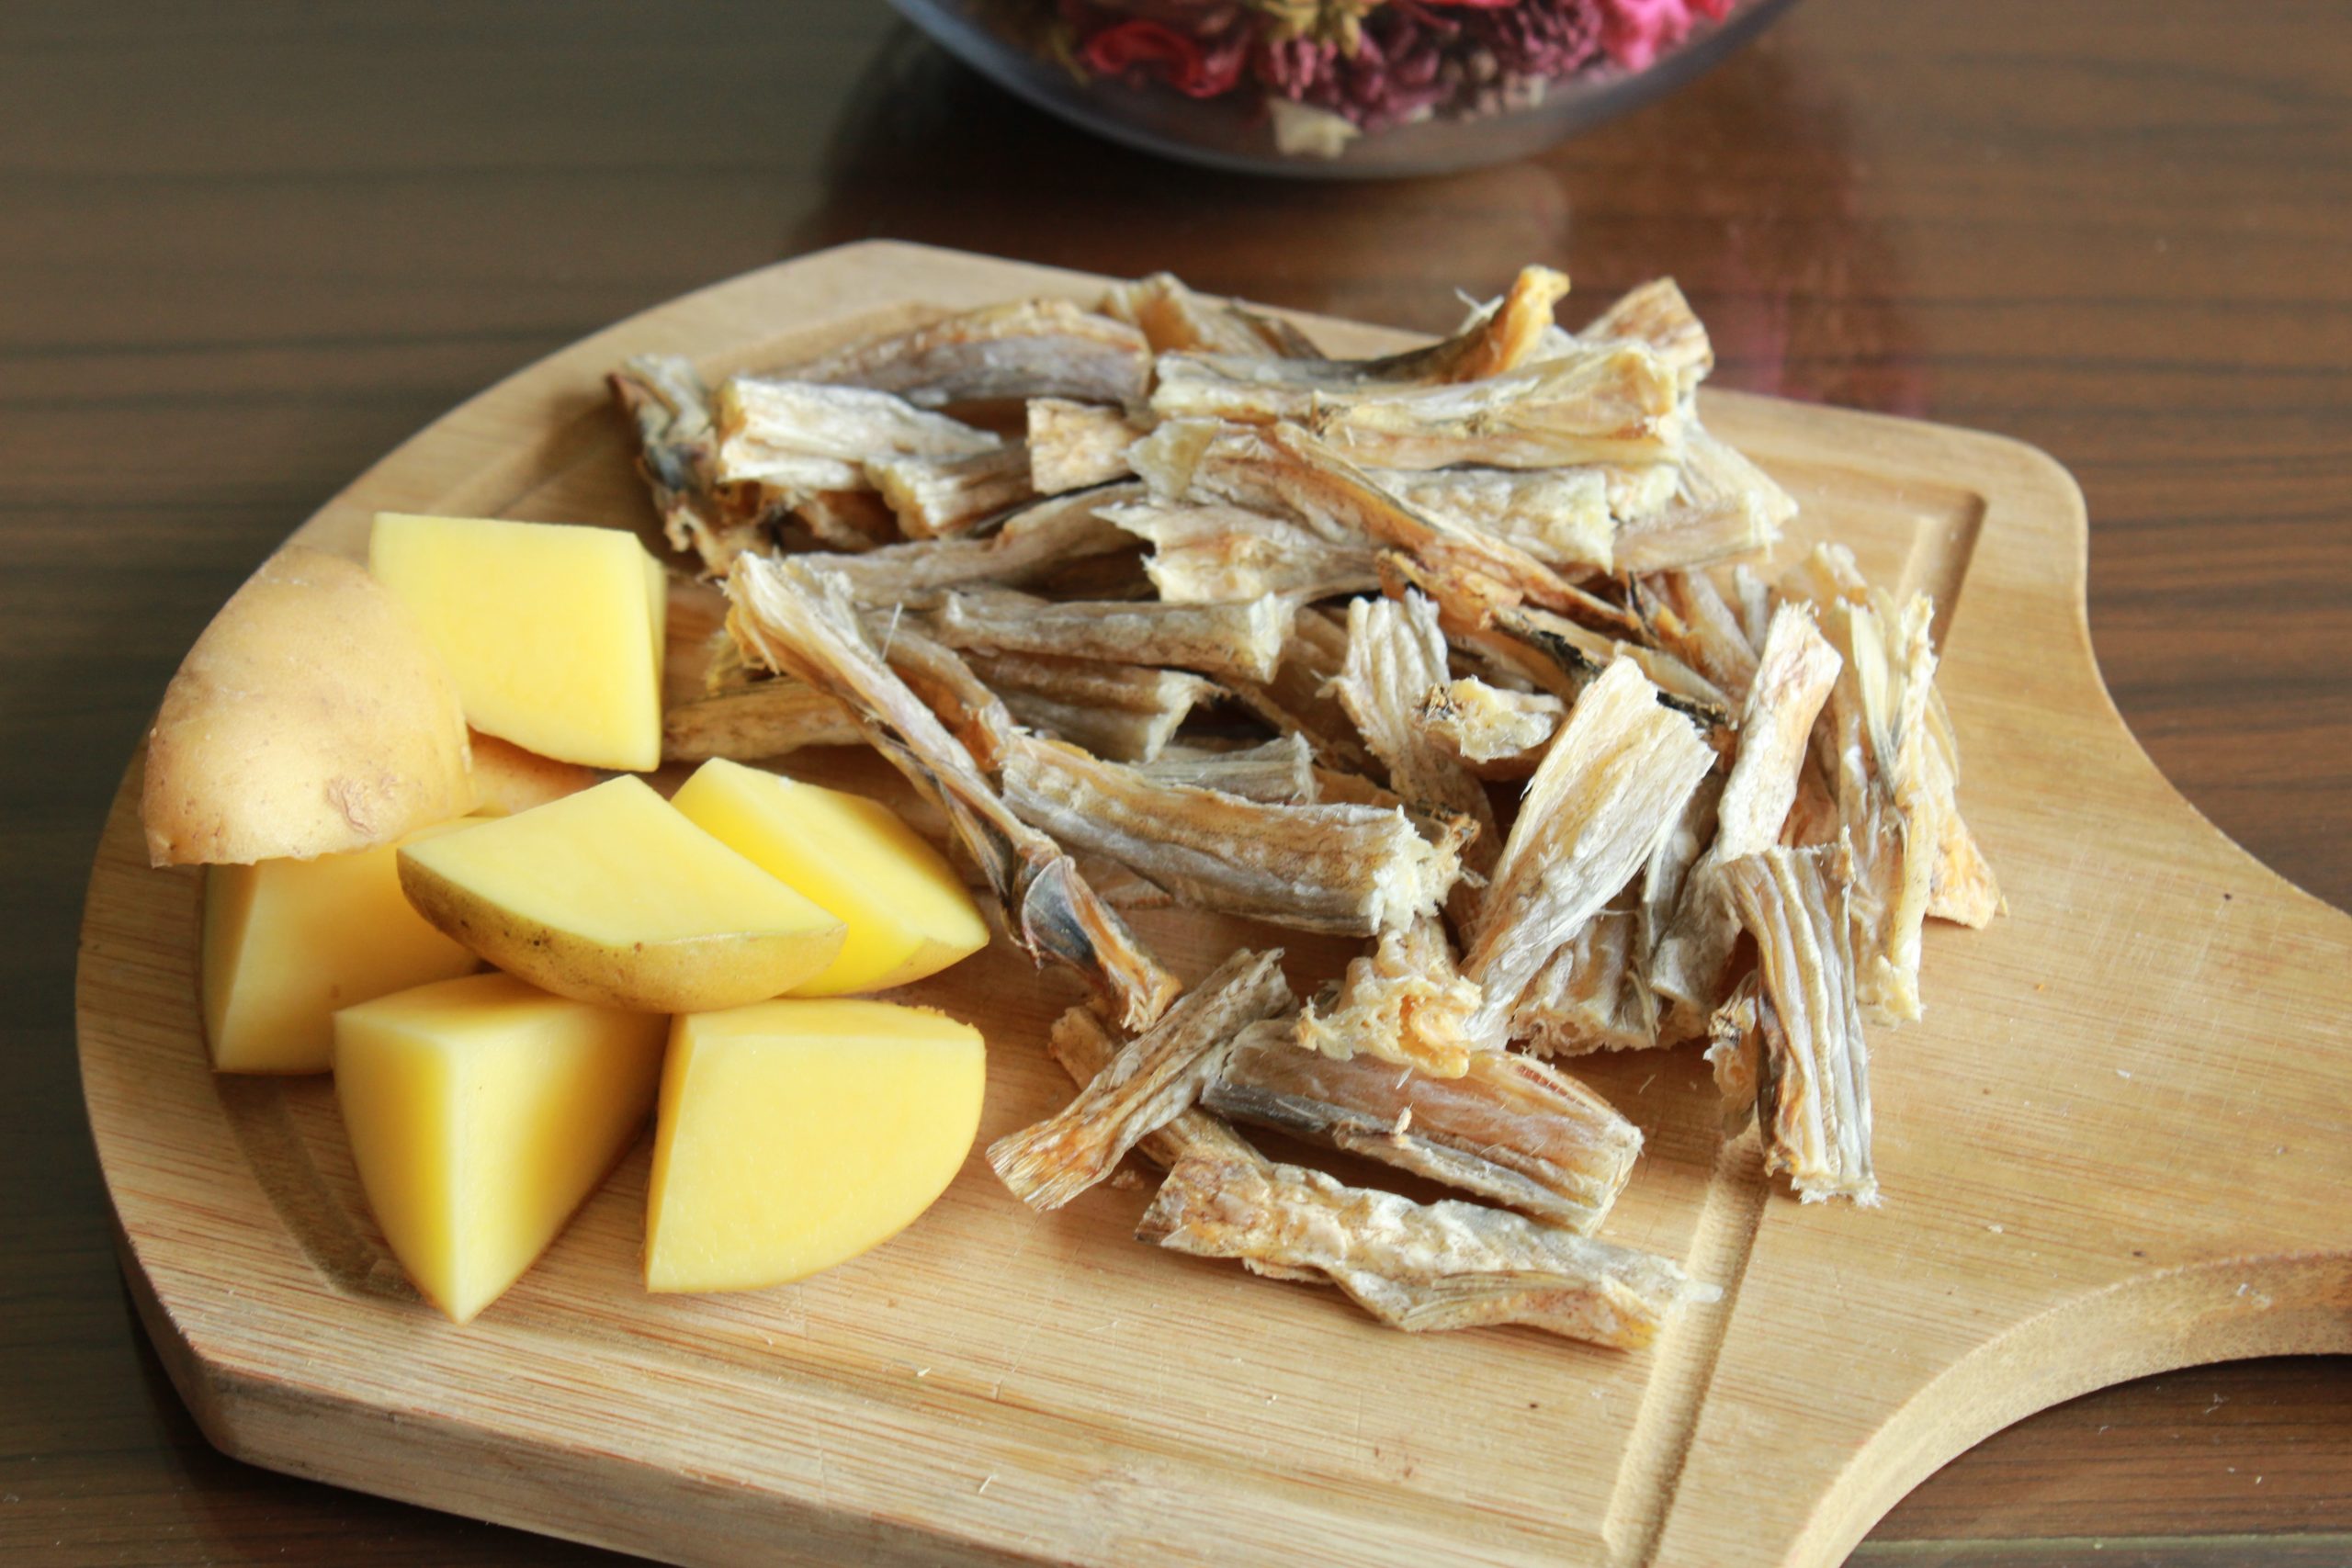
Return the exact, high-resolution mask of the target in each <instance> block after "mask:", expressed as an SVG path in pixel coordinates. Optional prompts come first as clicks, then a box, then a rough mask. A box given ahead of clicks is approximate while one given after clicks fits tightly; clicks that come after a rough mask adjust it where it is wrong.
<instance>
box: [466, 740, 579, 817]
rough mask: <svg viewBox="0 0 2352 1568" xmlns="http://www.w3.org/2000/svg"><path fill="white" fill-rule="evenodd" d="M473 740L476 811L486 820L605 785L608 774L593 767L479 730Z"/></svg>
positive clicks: (509, 814) (526, 809) (508, 815)
mask: <svg viewBox="0 0 2352 1568" xmlns="http://www.w3.org/2000/svg"><path fill="white" fill-rule="evenodd" d="M470 739H471V740H472V742H473V752H474V793H475V794H476V795H478V796H480V801H479V804H477V805H476V806H475V807H474V809H475V811H476V812H477V813H479V814H480V815H481V816H484V817H512V816H514V815H515V813H516V812H518V811H528V810H529V809H531V807H534V806H545V805H546V804H547V803H548V801H550V800H561V799H562V798H563V797H564V796H565V795H578V794H579V793H580V792H581V791H582V790H583V789H588V788H591V787H593V786H594V785H596V784H602V783H604V782H605V775H604V774H602V773H598V772H597V771H596V770H595V769H594V768H583V767H582V766H581V765H580V764H579V763H577V762H559V761H556V760H555V759H554V758H553V757H542V756H540V755H539V754H538V753H537V751H526V750H523V748H521V747H520V746H517V745H515V743H514V742H512V741H509V740H501V739H499V738H498V737H497V736H495V735H484V734H482V733H481V731H479V730H477V731H475V732H474V734H473V735H472V736H471V737H470Z"/></svg>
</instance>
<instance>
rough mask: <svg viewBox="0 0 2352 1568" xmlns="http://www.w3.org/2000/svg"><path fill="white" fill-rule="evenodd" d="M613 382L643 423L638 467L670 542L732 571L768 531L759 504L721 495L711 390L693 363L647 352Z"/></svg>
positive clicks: (711, 566) (617, 395) (620, 399)
mask: <svg viewBox="0 0 2352 1568" xmlns="http://www.w3.org/2000/svg"><path fill="white" fill-rule="evenodd" d="M605 384H606V385H607V386H609V387H610V388H611V389H612V392H613V399H614V400H615V401H616V402H617V403H618V404H619V405H620V407H621V409H622V411H623V412H626V413H628V416H629V418H630V419H631V420H632V421H633V422H634V423H636V425H637V438H638V457H637V470H638V472H639V474H641V475H642V476H644V479H645V483H646V488H647V489H648V490H649V491H650V492H651V494H652V497H653V509H654V511H655V512H657V513H660V514H661V517H662V537H663V538H665V539H667V540H669V542H670V547H671V548H672V549H673V550H683V551H686V552H688V553H690V554H692V555H694V556H695V557H697V558H700V560H701V561H702V564H703V570H705V571H707V572H721V571H725V570H727V563H728V562H729V561H731V560H733V559H734V558H736V557H737V556H739V555H741V554H742V553H743V552H744V551H745V550H753V549H759V548H761V547H763V546H764V545H765V544H766V543H767V529H766V527H765V525H764V524H763V521H762V520H761V519H760V518H759V517H758V516H757V515H756V514H755V509H746V508H745V507H743V506H742V505H741V504H740V503H735V502H730V500H729V498H726V497H723V496H721V495H720V494H719V493H718V488H717V487H718V480H717V479H716V477H715V474H714V469H715V467H716V463H717V457H718V430H717V429H716V428H715V427H714V426H713V424H712V423H711V417H710V392H709V389H707V387H705V386H704V385H703V379H702V377H701V375H700V374H699V373H698V372H697V371H696V370H695V367H694V364H693V362H692V361H691V360H687V359H684V358H681V357H680V356H678V355H670V354H645V355H638V356H637V357H635V358H633V359H630V360H628V361H626V362H625V363H623V364H622V366H621V367H620V368H619V369H617V370H616V371H614V372H613V373H612V374H611V375H609V376H607V377H605Z"/></svg>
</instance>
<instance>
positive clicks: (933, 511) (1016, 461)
mask: <svg viewBox="0 0 2352 1568" xmlns="http://www.w3.org/2000/svg"><path fill="white" fill-rule="evenodd" d="M865 475H866V478H867V479H871V480H872V481H873V483H874V488H875V489H876V490H877V491H881V492H882V500H883V501H884V502H885V503H887V504H888V506H889V508H890V511H891V512H892V513H894V514H895V515H896V516H897V517H898V520H899V532H901V533H903V534H904V535H906V536H907V537H908V538H910V539H938V538H946V537H949V536H955V535H960V534H968V533H970V532H972V531H973V530H974V529H975V528H978V526H979V525H981V524H982V523H985V522H987V521H988V520H989V518H991V517H994V516H995V515H996V514H997V513H1000V512H1003V511H1005V510H1007V509H1009V508H1011V507H1015V506H1020V505H1023V504H1025V503H1027V502H1032V501H1035V500H1036V499H1037V492H1036V491H1035V490H1034V489H1032V488H1031V487H1030V483H1029V449H1028V447H1027V446H1024V445H1023V444H1022V443H1020V442H1018V441H1008V442H1006V443H1004V444H1003V445H1002V446H991V447H989V448H987V449H986V450H983V451H979V452H974V453H972V454H970V455H969V456H967V457H883V458H878V459H876V460H873V461H869V462H868V463H867V464H866V465H865Z"/></svg>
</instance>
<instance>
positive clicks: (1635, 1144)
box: [1201, 1029, 1642, 1235]
mask: <svg viewBox="0 0 2352 1568" xmlns="http://www.w3.org/2000/svg"><path fill="white" fill-rule="evenodd" d="M1201 1103H1202V1104H1203V1105H1204V1106H1206V1107H1208V1108H1209V1109H1210V1110H1211V1111H1216V1112H1217V1113H1219V1114H1220V1115H1224V1116H1228V1117H1231V1118H1232V1119H1234V1120H1235V1121H1238V1122H1254V1123H1256V1124H1257V1125H1259V1126H1262V1127H1271V1128H1272V1129H1274V1130H1275V1131H1276V1132H1281V1133H1288V1134H1291V1135H1292V1136H1294V1137H1297V1138H1303V1139H1305V1140H1306V1141H1307V1142H1309V1143H1313V1144H1319V1145H1324V1146H1325V1147H1328V1148H1335V1149H1339V1150H1341V1151H1343V1152H1345V1153H1348V1154H1355V1155H1363V1156H1366V1157H1368V1158H1371V1159H1376V1160H1379V1161H1382V1162H1383V1163H1385V1164H1387V1165H1393V1166H1396V1167H1397V1168H1400V1169H1403V1170H1409V1171H1412V1172H1413V1173H1414V1174H1416V1175H1418V1176H1425V1177H1428V1178H1429V1179H1431V1180H1433V1181H1442V1182H1444V1183H1445V1184H1447V1185H1448V1186H1450V1187H1458V1188H1460V1189H1462V1190H1464V1191H1465V1192H1470V1193H1474V1194H1476V1196H1478V1197H1480V1198H1484V1199H1487V1200H1488V1201H1492V1202H1497V1203H1501V1204H1505V1205H1507V1206H1508V1207H1510V1208H1513V1209H1517V1210H1518V1211H1520V1213H1524V1214H1532V1215H1533V1216H1534V1217H1535V1218H1537V1219H1539V1220H1548V1221H1550V1222H1551V1223H1553V1224H1561V1225H1566V1226H1567V1227H1568V1228H1569V1229H1571V1230H1573V1231H1577V1232H1578V1233H1580V1234H1582V1235H1591V1234H1592V1232H1593V1231H1594V1230H1595V1229H1597V1228H1598V1227H1599V1226H1600V1222H1601V1220H1602V1219H1603V1217H1605V1216H1606V1215H1607V1214H1608V1213H1609V1208H1610V1205H1611V1204H1612V1203H1614V1202H1615V1201H1617V1194H1618V1193H1619V1192H1621V1191H1623V1190H1624V1187H1625V1182H1626V1180H1627V1179H1628V1178H1630V1177H1631V1176H1632V1175H1633V1173H1634V1159H1635V1158H1636V1157H1637V1156H1639V1155H1640V1153H1641V1149H1642V1134H1641V1130H1640V1129H1639V1128H1637V1127H1635V1126H1634V1124H1633V1123H1632V1122H1628V1121H1627V1120H1626V1119H1625V1118H1624V1117H1623V1116H1622V1115H1620V1114H1618V1112H1617V1111H1616V1108H1615V1107H1613V1106H1611V1104H1610V1103H1609V1102H1608V1101H1607V1100H1603V1099H1602V1098H1601V1097H1600V1095H1598V1094H1596V1093H1594V1092H1593V1091H1592V1090H1591V1089H1589V1088H1587V1087H1586V1086H1585V1085H1583V1084H1581V1083H1578V1082H1577V1080H1576V1079H1574V1078H1572V1077H1568V1076H1567V1075H1566V1074H1565V1073H1562V1072H1559V1071H1557V1070H1555V1069H1554V1068H1552V1067H1548V1066H1544V1064H1543V1063H1541V1062H1537V1061H1532V1060H1530V1059H1529V1058H1527V1057H1525V1056H1521V1055H1514V1054H1512V1053H1510V1052H1506V1051H1489V1052H1483V1053H1481V1054H1480V1055H1477V1056H1476V1057H1473V1058H1471V1060H1470V1062H1469V1064H1468V1071H1467V1072H1466V1073H1464V1075H1463V1076H1462V1077H1451V1078H1439V1077H1428V1076H1426V1075H1424V1074H1421V1073H1417V1072H1411V1071H1400V1070H1398V1069H1397V1067H1395V1066H1389V1065H1387V1064H1385V1063H1382V1062H1378V1061H1375V1060H1374V1059H1373V1058H1371V1057H1367V1056H1359V1057H1356V1058H1354V1059H1353V1060H1345V1061H1342V1060H1334V1059H1332V1058H1330V1057H1328V1056H1320V1055H1315V1054H1314V1053H1312V1052H1308V1051H1301V1050H1299V1049H1297V1048H1296V1047H1295V1046H1293V1045H1291V1044H1290V1043H1287V1042H1285V1041H1284V1040H1283V1039H1282V1037H1281V1036H1280V1034H1279V1033H1277V1032H1274V1031H1272V1030H1270V1029H1268V1030H1260V1031H1256V1032H1253V1033H1251V1034H1250V1035H1249V1036H1246V1037H1244V1038H1243V1039H1240V1040H1237V1041H1236V1042H1235V1043H1234V1045H1233V1048H1232V1050H1230V1051H1229V1052H1227V1055H1226V1058H1225V1065H1224V1066H1222V1067H1221V1068H1220V1069H1219V1070H1218V1074H1217V1077H1216V1078H1214V1079H1212V1080H1211V1081H1210V1083H1209V1085H1208V1087H1207V1088H1206V1089H1204V1090H1203V1091H1202V1094H1201Z"/></svg>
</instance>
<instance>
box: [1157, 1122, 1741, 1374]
mask: <svg viewBox="0 0 2352 1568" xmlns="http://www.w3.org/2000/svg"><path fill="white" fill-rule="evenodd" d="M1136 1235H1137V1236H1138V1237H1139V1238H1140V1239H1142V1240H1145V1241H1149V1242H1155V1243H1157V1244H1159V1246H1161V1247H1168V1248H1170V1249H1171V1250H1173V1251H1177V1252H1187V1253H1191V1254H1192V1255H1193V1256H1194V1257H1197V1258H1242V1259H1245V1260H1248V1259H1255V1260H1257V1261H1259V1262H1261V1263H1275V1264H1281V1265H1283V1266H1284V1267H1287V1268H1293V1269H1301V1268H1304V1269H1321V1270H1322V1271H1324V1272H1325V1273H1328V1274H1329V1275H1330V1276H1331V1278H1332V1280H1333V1282H1334V1283H1336V1284H1337V1285H1338V1286H1339V1287H1340V1290H1342V1291H1343V1292H1346V1293H1347V1294H1348V1296H1349V1297H1350V1299H1351V1300H1352V1301H1354V1302H1355V1303H1356V1304H1357V1305H1359V1306H1361V1307H1363V1309H1364V1310H1366V1311H1367V1312H1369V1313H1371V1314H1373V1315H1374V1317H1376V1318H1378V1319H1380V1321H1382V1322H1383V1323H1385V1324H1387V1325H1390V1326H1391V1327H1395V1328H1402V1329H1407V1330H1412V1331H1419V1330H1436V1329H1451V1328H1472V1327H1479V1326H1483V1325H1494V1324H1503V1323H1517V1324H1524V1325H1528V1326H1530V1327H1534V1328H1541V1329H1544V1330H1546V1331H1548V1332H1550V1333H1553V1334H1558V1335H1562V1336H1565V1337H1568V1338H1572V1339H1582V1340H1587V1341H1589V1342H1591V1343H1593V1344H1596V1345H1608V1346H1613V1347H1616V1348H1620V1349H1632V1348H1639V1347H1641V1346H1643V1345H1646V1344H1648V1343H1649V1342H1650V1340H1651V1339H1653V1338H1654V1337H1656V1336H1657V1330H1658V1328H1659V1327H1660V1326H1661V1325H1663V1324H1664V1323H1665V1322H1666V1320H1667V1319H1668V1316H1670V1315H1671V1314H1673V1312H1674V1311H1675V1309H1676V1308H1677V1307H1678V1306H1679V1305H1681V1304H1682V1303H1685V1302H1691V1303H1704V1302H1712V1301H1714V1300H1717V1299H1719V1297H1720V1295H1721V1292H1718V1291H1717V1290H1715V1289H1714V1287H1713V1286H1711V1285H1706V1284H1702V1283H1699V1282H1697V1281H1694V1280H1691V1278H1690V1277H1689V1276H1688V1275H1686V1274H1684V1273H1683V1271H1682V1270H1681V1269H1680V1268H1679V1267H1678V1266H1677V1265H1676V1264H1675V1263H1673V1262H1672V1261H1671V1260H1669V1259H1668V1258H1659V1257H1657V1256H1656V1255H1654V1254H1651V1253H1645V1252H1637V1251H1635V1250H1634V1249H1633V1248H1631V1247H1619V1246H1616V1245H1615V1244H1613V1243H1611V1242H1605V1241H1600V1240H1596V1239H1594V1238H1593V1237H1590V1236H1582V1235H1577V1233H1576V1232H1574V1231H1572V1230H1568V1229H1566V1227H1564V1226H1560V1225H1549V1224H1543V1223H1541V1222H1539V1221H1535V1220H1531V1219H1529V1218H1527V1217H1526V1216H1525V1215H1522V1214H1513V1213H1507V1212H1505V1211H1503V1210H1500V1209H1489V1208H1486V1207H1484V1206H1482V1205H1479V1204H1476V1203H1462V1202H1453V1201H1446V1202H1438V1203H1416V1202H1414V1201H1411V1200H1410V1199H1408V1198H1400V1197H1398V1196H1397V1194H1395V1193H1393V1192H1377V1191H1373V1190H1367V1189H1363V1188H1352V1187H1347V1186H1344V1185H1342V1184H1341V1183H1340V1182H1338V1181H1335V1180H1333V1179H1331V1178H1330V1177H1328V1176H1326V1175H1324V1174H1323V1173H1322V1172H1321V1171H1317V1170H1306V1169H1302V1168H1299V1167H1297V1166H1288V1165H1269V1164H1265V1163H1262V1162H1255V1161H1242V1160H1216V1159H1205V1158H1199V1159H1186V1160H1182V1161H1180V1162H1179V1163H1178V1164H1177V1166H1176V1168H1175V1169H1173V1170H1172V1171H1170V1173H1169V1176H1168V1179H1167V1180H1166V1181H1165V1182H1163V1183H1162V1184H1161V1185H1160V1189H1159V1195H1158V1196H1157V1197H1155V1198H1154V1199H1153V1200H1152V1203H1151V1207H1150V1208H1148V1209H1147V1210H1145V1211H1144V1215H1143V1218H1142V1220H1141V1221H1140V1222H1139V1223H1138V1224H1137V1226H1136Z"/></svg>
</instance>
